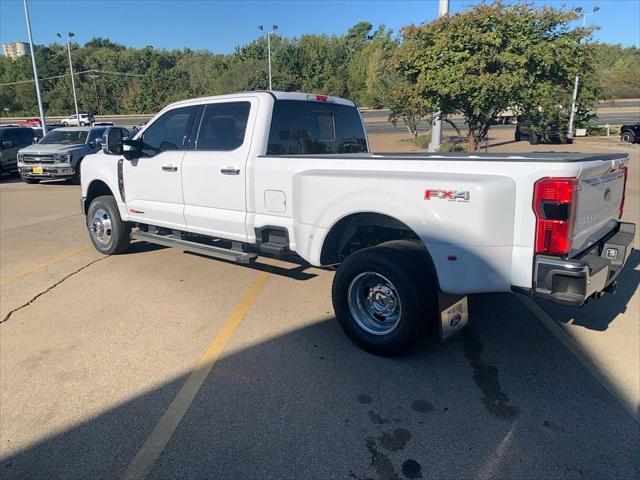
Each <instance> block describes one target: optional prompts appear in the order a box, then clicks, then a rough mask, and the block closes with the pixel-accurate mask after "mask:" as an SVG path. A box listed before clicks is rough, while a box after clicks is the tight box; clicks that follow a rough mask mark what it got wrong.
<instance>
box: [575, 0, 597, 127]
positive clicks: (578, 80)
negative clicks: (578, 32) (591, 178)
mask: <svg viewBox="0 0 640 480" xmlns="http://www.w3.org/2000/svg"><path fill="white" fill-rule="evenodd" d="M598 10H600V7H593V11H591V13H587V12H583V11H582V7H578V8H576V9H574V11H575V12H576V13H577V14H578V15H580V16H581V17H582V28H585V27H586V26H587V17H588V16H589V15H595V14H596V12H597V11H598ZM579 82H580V75H578V74H577V73H576V78H575V80H574V82H573V99H572V100H571V113H570V114H569V132H568V133H567V136H568V137H569V138H573V121H574V119H575V116H576V100H577V99H578V83H579Z"/></svg>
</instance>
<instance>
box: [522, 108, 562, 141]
mask: <svg viewBox="0 0 640 480" xmlns="http://www.w3.org/2000/svg"><path fill="white" fill-rule="evenodd" d="M567 134H568V129H567V128H560V126H559V125H558V124H557V123H555V122H554V123H552V124H551V125H550V126H549V128H547V129H546V130H538V129H535V128H534V127H533V125H532V123H531V119H530V118H528V117H526V116H525V115H520V116H519V117H518V125H517V126H516V133H515V140H516V142H520V141H522V140H529V143H530V144H531V145H538V144H539V143H572V140H571V139H570V138H569V137H568V135H567Z"/></svg>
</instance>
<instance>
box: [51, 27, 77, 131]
mask: <svg viewBox="0 0 640 480" xmlns="http://www.w3.org/2000/svg"><path fill="white" fill-rule="evenodd" d="M56 35H57V36H58V37H60V38H62V35H60V34H59V33H56ZM73 36H74V35H73V32H69V33H68V34H67V52H68V53H69V70H70V71H71V89H72V90H73V104H74V105H75V107H76V120H77V122H78V125H80V113H79V112H78V97H77V96H76V80H75V78H74V76H73V62H71V39H72V38H73Z"/></svg>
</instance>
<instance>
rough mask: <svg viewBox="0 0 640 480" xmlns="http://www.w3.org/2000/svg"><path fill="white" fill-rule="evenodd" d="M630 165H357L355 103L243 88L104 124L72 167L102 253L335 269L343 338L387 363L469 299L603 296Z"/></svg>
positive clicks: (474, 161) (621, 158) (548, 160)
mask: <svg viewBox="0 0 640 480" xmlns="http://www.w3.org/2000/svg"><path fill="white" fill-rule="evenodd" d="M627 160H628V157H627V155H626V154H622V153H621V154H617V153H616V154H608V155H584V154H576V153H555V154H548V153H534V154H522V155H520V154H513V155H511V154H507V155H500V154H477V155H475V154H474V155H469V154H383V155H381V154H375V153H369V148H368V142H367V137H366V134H365V130H364V127H363V123H362V120H361V117H360V114H359V112H358V109H357V108H356V106H355V105H354V104H353V103H352V102H350V101H348V100H345V99H342V98H334V97H329V96H324V95H308V94H301V93H282V92H249V93H239V94H233V95H224V96H217V97H208V98H199V99H194V100H186V101H182V102H177V103H174V104H172V105H169V106H168V107H166V108H165V109H164V110H162V111H161V112H160V113H158V114H157V115H156V116H155V117H154V118H153V119H152V120H151V121H150V122H148V123H147V124H146V125H145V126H144V128H143V129H142V130H140V131H139V132H138V133H137V134H136V135H135V136H134V137H133V138H132V139H130V140H124V141H123V137H122V135H121V132H120V131H119V129H118V128H111V129H110V130H109V132H108V134H107V138H106V141H105V143H104V144H103V151H102V152H99V153H97V154H95V155H91V156H88V157H86V159H85V160H84V162H83V163H82V208H83V211H84V212H85V213H86V216H87V227H88V230H89V234H90V238H91V241H92V242H93V244H94V245H95V247H96V249H98V250H99V251H100V252H102V253H104V254H107V255H110V254H116V253H120V252H123V251H124V250H126V249H127V247H128V245H129V242H130V240H131V239H137V240H144V241H147V242H152V243H158V244H161V245H167V246H174V247H178V248H181V249H183V250H187V251H194V252H198V253H202V254H205V255H208V256H211V257H217V258H222V259H225V260H229V261H234V262H238V263H248V262H251V261H253V260H254V259H255V258H256V257H257V256H258V255H267V256H276V257H277V256H286V257H287V258H299V259H301V260H302V261H305V262H308V263H309V264H311V265H315V266H323V267H328V268H336V269H337V272H336V275H335V278H334V282H333V304H334V308H335V313H336V316H337V318H338V320H339V322H340V324H341V325H342V327H343V329H344V330H345V332H346V333H347V334H348V335H349V337H350V338H351V339H352V340H353V341H354V342H355V343H357V344H358V345H360V346H362V347H363V348H365V349H367V350H369V351H372V352H374V353H378V354H393V353H396V352H399V351H401V350H403V349H405V348H406V347H407V346H409V345H410V344H411V343H413V342H415V341H417V340H419V339H421V338H424V336H425V335H426V333H428V332H429V330H430V329H432V328H434V327H437V328H439V329H440V330H441V333H442V334H443V336H444V334H445V333H450V331H452V330H455V329H456V328H458V327H459V326H461V325H463V324H464V323H465V322H466V302H465V301H464V299H463V297H464V296H465V295H467V294H472V293H483V292H511V291H515V292H519V293H524V294H528V295H533V296H537V297H541V298H545V299H548V300H551V301H555V302H558V303H562V304H567V305H573V306H581V305H583V304H584V303H585V302H586V301H587V300H588V299H590V298H594V297H598V296H600V295H601V294H602V293H603V292H607V291H609V292H612V291H614V290H615V285H616V283H615V281H616V277H617V276H618V274H619V273H620V271H621V269H622V268H623V266H624V264H625V262H626V260H627V258H628V256H629V254H630V253H631V245H632V241H633V236H634V234H635V225H633V224H630V223H623V222H621V221H620V218H621V215H622V209H623V204H624V193H625V183H626V172H627V168H626V167H625V163H626V162H627ZM460 299H462V300H460ZM444 301H448V303H446V304H443V302H444ZM442 310H444V314H439V312H441V311H442ZM445 314H446V315H445ZM445 330H446V332H444V331H445Z"/></svg>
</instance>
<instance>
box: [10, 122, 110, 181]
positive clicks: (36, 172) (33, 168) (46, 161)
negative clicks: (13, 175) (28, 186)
mask: <svg viewBox="0 0 640 480" xmlns="http://www.w3.org/2000/svg"><path fill="white" fill-rule="evenodd" d="M105 129H106V127H62V128H57V129H55V130H53V131H51V132H48V133H47V135H45V137H44V138H43V139H42V140H40V142H39V143H36V144H34V145H31V146H29V147H26V148H23V149H22V150H20V152H19V153H18V170H19V171H20V176H21V177H22V180H23V181H24V182H25V183H38V182H39V181H40V180H43V179H54V178H64V179H70V180H71V181H72V182H73V183H75V184H78V185H79V184H80V165H81V163H82V160H83V159H84V157H86V156H87V155H89V154H91V153H95V152H97V151H98V150H99V149H100V145H101V144H102V136H103V135H104V131H105Z"/></svg>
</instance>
